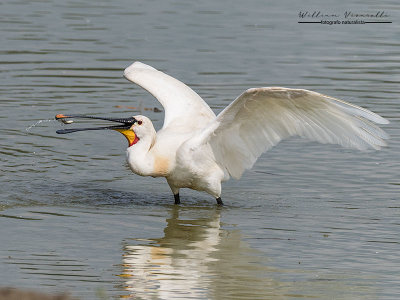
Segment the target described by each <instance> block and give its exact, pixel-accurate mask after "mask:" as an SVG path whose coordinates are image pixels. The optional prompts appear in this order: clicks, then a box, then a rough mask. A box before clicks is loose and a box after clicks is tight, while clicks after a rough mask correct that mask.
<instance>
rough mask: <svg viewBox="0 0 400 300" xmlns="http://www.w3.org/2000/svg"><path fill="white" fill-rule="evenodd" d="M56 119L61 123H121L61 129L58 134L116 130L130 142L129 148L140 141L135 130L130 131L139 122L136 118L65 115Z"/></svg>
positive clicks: (59, 115)
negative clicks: (97, 121) (76, 120)
mask: <svg viewBox="0 0 400 300" xmlns="http://www.w3.org/2000/svg"><path fill="white" fill-rule="evenodd" d="M55 119H56V120H61V121H64V120H67V119H95V120H105V121H111V122H116V123H120V124H119V125H114V126H103V127H88V128H70V129H60V130H57V131H56V132H57V133H58V134H66V133H72V132H78V131H87V130H116V131H118V132H120V133H122V134H123V135H124V136H125V137H126V139H127V140H128V143H129V146H132V145H133V144H135V142H137V140H138V138H137V137H136V135H135V133H134V132H133V130H131V129H130V128H131V127H132V125H133V124H135V123H136V122H137V120H136V119H135V118H134V117H130V118H103V117H96V116H88V115H63V114H58V115H56V117H55Z"/></svg>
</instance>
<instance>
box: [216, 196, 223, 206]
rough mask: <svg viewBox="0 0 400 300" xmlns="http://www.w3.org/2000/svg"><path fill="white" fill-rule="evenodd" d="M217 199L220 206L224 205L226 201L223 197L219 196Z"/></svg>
mask: <svg viewBox="0 0 400 300" xmlns="http://www.w3.org/2000/svg"><path fill="white" fill-rule="evenodd" d="M216 200H217V204H218V206H222V205H224V202H222V199H221V197H218V198H217V199H216Z"/></svg>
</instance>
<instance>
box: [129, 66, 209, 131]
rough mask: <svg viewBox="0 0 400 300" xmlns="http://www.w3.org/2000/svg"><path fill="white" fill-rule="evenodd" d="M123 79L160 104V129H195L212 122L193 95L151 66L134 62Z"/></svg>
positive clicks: (190, 91) (177, 82) (187, 88)
mask: <svg viewBox="0 0 400 300" xmlns="http://www.w3.org/2000/svg"><path fill="white" fill-rule="evenodd" d="M124 76H125V78H126V79H128V80H129V81H132V82H133V83H136V84H137V85H139V86H141V87H142V88H144V89H145V90H147V91H148V92H149V93H150V94H152V95H153V96H154V97H156V98H157V100H158V101H159V102H160V103H161V104H162V106H163V107H164V110H165V117H164V125H163V128H166V127H180V126H184V127H185V128H186V129H189V130H190V129H196V128H201V127H204V125H205V124H207V123H208V122H210V121H211V120H213V119H214V118H215V114H214V113H213V111H212V110H211V108H210V107H209V106H208V105H207V103H205V102H204V100H203V99H202V98H201V97H200V96H199V95H198V94H197V93H196V92H195V91H193V90H192V89H191V88H190V87H188V86H187V85H185V84H184V83H183V82H181V81H179V80H177V79H175V78H173V77H171V76H169V75H167V74H165V73H163V72H161V71H158V70H156V69H154V68H153V67H151V66H148V65H146V64H143V63H141V62H135V63H133V64H132V65H130V66H129V67H127V68H126V69H125V71H124Z"/></svg>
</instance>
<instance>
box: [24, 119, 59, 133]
mask: <svg viewBox="0 0 400 300" xmlns="http://www.w3.org/2000/svg"><path fill="white" fill-rule="evenodd" d="M54 121H55V120H54V119H47V120H39V121H37V122H36V123H34V124H32V125H30V126H29V127H27V128H25V130H26V131H27V132H30V131H31V129H32V128H33V127H36V126H38V125H39V124H41V123H47V122H54Z"/></svg>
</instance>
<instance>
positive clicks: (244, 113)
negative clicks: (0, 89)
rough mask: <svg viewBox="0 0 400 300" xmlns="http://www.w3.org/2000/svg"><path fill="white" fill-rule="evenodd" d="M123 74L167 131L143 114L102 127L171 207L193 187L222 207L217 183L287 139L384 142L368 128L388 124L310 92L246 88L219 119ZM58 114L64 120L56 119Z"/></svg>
mask: <svg viewBox="0 0 400 300" xmlns="http://www.w3.org/2000/svg"><path fill="white" fill-rule="evenodd" d="M124 76H125V77H126V78H127V79H128V80H130V81H132V82H134V83H136V84H138V85H139V86H141V87H143V88H144V89H146V90H147V91H149V92H150V93H151V94H152V95H153V96H154V97H156V98H157V100H158V101H159V102H160V103H161V104H162V105H163V107H164V109H165V119H164V125H163V127H162V128H161V129H160V130H159V131H158V132H156V130H155V129H154V126H153V124H152V122H151V120H150V119H148V118H147V117H145V116H141V115H140V116H134V117H133V118H130V119H129V120H128V119H108V120H111V121H116V122H120V123H124V126H125V127H123V129H121V128H118V129H116V128H115V127H116V126H114V127H112V128H111V127H107V128H104V129H115V130H118V131H120V132H121V133H123V134H124V135H125V136H126V137H127V139H128V142H129V147H128V149H127V161H128V164H129V166H130V168H131V170H132V171H133V172H134V173H136V174H138V175H141V176H153V177H165V178H166V179H167V182H168V184H169V186H170V187H171V190H172V192H173V194H174V196H175V203H179V202H180V201H179V189H181V188H191V189H194V190H199V191H205V192H207V193H208V194H210V195H212V196H213V197H215V198H216V199H217V202H218V204H222V201H221V198H220V196H221V182H222V181H224V180H227V179H229V178H230V177H231V176H232V177H234V178H240V177H241V175H242V173H243V172H244V171H245V170H246V169H250V168H251V167H252V166H253V164H254V163H255V161H256V160H257V158H258V157H259V156H260V155H261V154H262V153H263V152H265V151H266V150H268V149H270V148H271V147H273V146H275V145H276V144H278V143H279V142H280V141H281V140H282V139H286V138H289V137H290V136H300V137H305V138H308V139H310V140H314V141H318V142H321V143H331V144H339V145H341V146H344V147H348V148H354V149H359V150H365V149H368V148H373V149H380V148H381V147H382V146H385V145H386V143H385V141H384V140H385V139H387V138H388V135H387V134H386V133H385V132H384V131H383V130H382V129H380V128H379V127H378V126H376V125H375V124H373V122H374V123H378V124H387V123H388V121H387V120H386V119H384V118H382V117H381V116H379V115H377V114H375V113H373V112H371V111H369V110H367V109H364V108H361V107H358V106H355V105H352V104H350V103H347V102H344V101H342V100H339V99H335V98H332V97H329V96H325V95H322V94H319V93H316V92H312V91H308V90H303V89H290V88H281V87H262V88H252V89H248V90H246V91H245V92H244V93H243V94H241V95H240V96H239V97H238V98H237V99H236V100H235V101H233V102H232V103H231V104H230V105H228V107H226V108H225V109H224V110H223V111H222V112H221V113H220V114H218V116H216V115H215V114H214V113H213V111H212V110H211V109H210V107H209V106H208V105H207V104H206V102H204V100H203V99H202V98H201V97H200V96H199V95H198V94H196V93H195V92H194V91H193V90H192V89H190V88H189V87H188V86H186V85H185V84H183V83H182V82H180V81H179V80H177V79H175V78H173V77H171V76H169V75H167V74H165V73H163V72H160V71H158V70H156V69H154V68H153V67H150V66H148V65H145V64H143V63H140V62H135V63H133V64H132V65H131V66H129V67H128V68H126V69H125V71H124ZM60 116H62V117H66V116H64V115H58V117H56V118H62V117H60ZM80 117H85V116H80ZM86 117H87V116H86ZM91 118H93V117H91ZM95 118H97V117H95ZM126 120H128V121H129V122H128V121H126ZM127 122H128V123H127ZM117 127H118V126H117ZM85 130H87V129H85ZM74 131H77V130H69V131H66V130H64V131H62V132H61V131H59V133H68V132H74Z"/></svg>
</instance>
